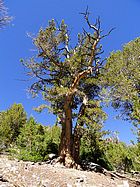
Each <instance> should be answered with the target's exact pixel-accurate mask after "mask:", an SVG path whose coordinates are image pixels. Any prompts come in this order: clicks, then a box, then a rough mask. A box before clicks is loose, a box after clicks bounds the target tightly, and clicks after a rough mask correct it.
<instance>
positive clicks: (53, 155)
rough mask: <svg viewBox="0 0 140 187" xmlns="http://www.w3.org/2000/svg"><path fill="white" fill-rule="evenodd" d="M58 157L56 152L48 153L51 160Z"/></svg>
mask: <svg viewBox="0 0 140 187" xmlns="http://www.w3.org/2000/svg"><path fill="white" fill-rule="evenodd" d="M56 157H57V156H56V154H53V153H51V154H49V155H48V158H49V159H50V160H53V159H54V158H56Z"/></svg>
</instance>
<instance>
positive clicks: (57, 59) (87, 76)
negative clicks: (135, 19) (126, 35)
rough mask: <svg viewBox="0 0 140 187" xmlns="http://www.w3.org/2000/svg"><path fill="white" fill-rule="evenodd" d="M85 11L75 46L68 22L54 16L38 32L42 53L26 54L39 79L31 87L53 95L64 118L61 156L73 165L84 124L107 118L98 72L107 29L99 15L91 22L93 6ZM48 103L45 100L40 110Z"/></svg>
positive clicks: (57, 111) (29, 67)
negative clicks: (56, 21)
mask: <svg viewBox="0 0 140 187" xmlns="http://www.w3.org/2000/svg"><path fill="white" fill-rule="evenodd" d="M83 15H84V18H85V20H86V23H87V25H88V29H87V31H86V30H85V29H83V32H82V33H81V34H78V40H77V42H76V44H75V46H74V47H71V43H70V34H69V30H68V28H67V25H66V24H65V22H64V21H63V20H62V22H61V24H60V25H58V24H56V23H55V21H54V20H51V21H49V25H48V26H47V27H46V29H42V28H41V29H40V31H39V33H38V35H37V37H36V38H33V43H34V45H35V47H36V48H37V50H38V53H37V54H36V55H35V56H33V57H32V58H30V59H29V60H21V61H22V63H23V65H24V66H25V67H26V68H27V70H28V75H29V76H31V77H32V78H33V81H34V83H33V84H32V85H31V87H30V91H31V93H32V94H33V96H36V95H38V94H41V95H42V97H43V99H44V100H45V101H49V102H50V110H51V111H52V112H53V114H55V115H57V116H58V118H59V123H60V124H61V125H62V133H61V143H60V157H61V160H63V162H64V164H66V165H68V167H72V165H73V163H75V161H76V162H78V157H79V150H80V139H81V137H82V134H83V129H84V127H85V126H87V127H88V126H93V128H94V125H95V124H102V122H103V121H104V120H105V118H106V115H105V113H104V112H103V111H102V108H101V106H100V99H99V94H98V93H99V91H100V86H99V81H98V75H99V74H100V69H101V68H102V67H103V61H102V59H101V54H102V52H103V51H102V45H101V44H100V41H101V40H102V39H103V38H104V37H105V36H106V35H103V34H102V31H101V24H100V20H99V19H97V20H96V22H95V24H94V23H93V24H91V23H90V20H89V13H88V11H86V12H85V13H83ZM110 32H111V31H110ZM110 32H109V33H110ZM109 33H108V34H109ZM108 34H107V35H108ZM43 108H44V105H43V106H40V107H39V108H38V110H41V109H43ZM68 162H69V163H68Z"/></svg>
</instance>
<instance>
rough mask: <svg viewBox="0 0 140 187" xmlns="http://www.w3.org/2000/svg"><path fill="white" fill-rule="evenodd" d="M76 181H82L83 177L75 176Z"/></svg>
mask: <svg viewBox="0 0 140 187" xmlns="http://www.w3.org/2000/svg"><path fill="white" fill-rule="evenodd" d="M76 182H78V183H80V182H84V179H83V178H81V177H77V178H76Z"/></svg>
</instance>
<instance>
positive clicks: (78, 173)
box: [0, 155, 140, 187]
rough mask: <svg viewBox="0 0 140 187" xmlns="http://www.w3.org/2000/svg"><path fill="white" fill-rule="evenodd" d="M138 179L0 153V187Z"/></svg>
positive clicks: (69, 186)
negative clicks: (38, 161)
mask: <svg viewBox="0 0 140 187" xmlns="http://www.w3.org/2000/svg"><path fill="white" fill-rule="evenodd" d="M138 186H140V180H139V179H136V178H135V179H134V178H130V177H125V176H122V175H117V174H114V173H111V172H107V171H106V172H104V173H99V172H94V171H92V172H91V171H82V170H76V169H67V168H65V167H64V166H61V165H60V164H55V165H51V164H47V163H45V162H40V163H33V162H25V161H18V160H16V159H9V157H8V156H6V155H0V187H138Z"/></svg>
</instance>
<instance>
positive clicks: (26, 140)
mask: <svg viewBox="0 0 140 187" xmlns="http://www.w3.org/2000/svg"><path fill="white" fill-rule="evenodd" d="M58 128H59V127H58ZM58 128H55V127H52V128H49V127H43V126H42V125H40V124H37V123H36V122H35V120H34V118H33V117H31V118H30V119H29V120H28V122H27V123H26V124H25V126H24V127H23V128H21V132H20V134H19V136H18V138H17V142H16V145H17V147H18V150H19V153H18V158H19V159H22V160H30V161H44V160H46V159H47V155H48V154H49V153H55V154H57V153H58V143H59V142H58V141H59V135H58V131H60V129H58ZM54 129H56V131H55V132H54ZM53 132H54V133H53Z"/></svg>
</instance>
